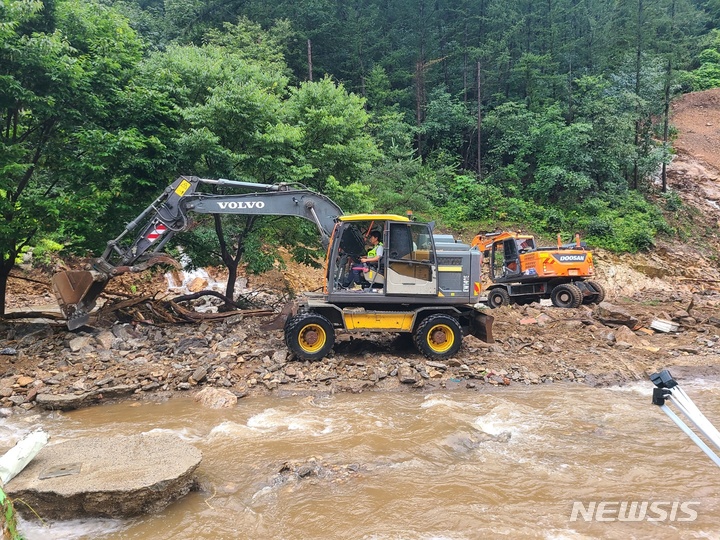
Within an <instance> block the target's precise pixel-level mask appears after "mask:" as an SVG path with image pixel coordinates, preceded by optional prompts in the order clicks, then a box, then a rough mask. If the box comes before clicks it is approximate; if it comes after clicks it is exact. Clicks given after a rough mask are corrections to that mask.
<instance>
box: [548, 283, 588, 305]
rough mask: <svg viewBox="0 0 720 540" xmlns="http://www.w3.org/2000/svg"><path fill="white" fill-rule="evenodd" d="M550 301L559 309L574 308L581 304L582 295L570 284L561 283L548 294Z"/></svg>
mask: <svg viewBox="0 0 720 540" xmlns="http://www.w3.org/2000/svg"><path fill="white" fill-rule="evenodd" d="M550 300H552V303H553V305H554V306H557V307H561V308H576V307H578V306H579V305H580V304H582V300H583V295H582V291H581V290H580V287H578V286H577V285H573V284H572V283H563V284H562V285H558V286H556V287H555V288H554V289H553V290H552V292H551V293H550Z"/></svg>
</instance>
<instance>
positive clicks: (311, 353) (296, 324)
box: [285, 313, 335, 360]
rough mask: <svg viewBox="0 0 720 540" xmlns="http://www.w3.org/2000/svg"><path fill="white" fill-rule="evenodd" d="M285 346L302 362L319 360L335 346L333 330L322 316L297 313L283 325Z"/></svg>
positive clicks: (330, 324)
mask: <svg viewBox="0 0 720 540" xmlns="http://www.w3.org/2000/svg"><path fill="white" fill-rule="evenodd" d="M285 344H286V345H287V347H288V349H290V350H291V351H292V352H293V353H295V356H297V357H298V358H301V359H302V360H320V359H322V358H323V357H325V356H326V355H327V354H328V353H329V352H330V350H331V349H332V348H333V345H335V330H334V329H333V325H332V323H331V322H330V321H329V320H327V319H326V318H325V317H323V316H322V315H318V314H317V313H299V314H297V315H295V316H294V317H290V318H289V319H288V320H287V323H286V324H285Z"/></svg>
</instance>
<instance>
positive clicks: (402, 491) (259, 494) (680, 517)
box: [0, 381, 720, 540]
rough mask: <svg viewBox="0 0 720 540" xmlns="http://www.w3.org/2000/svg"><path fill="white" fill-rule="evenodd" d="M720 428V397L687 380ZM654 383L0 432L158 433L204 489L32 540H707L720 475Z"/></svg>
mask: <svg viewBox="0 0 720 540" xmlns="http://www.w3.org/2000/svg"><path fill="white" fill-rule="evenodd" d="M681 385H682V387H683V388H684V389H685V390H686V392H688V394H689V395H690V397H691V398H692V399H693V401H694V402H695V404H696V405H698V407H699V408H700V409H701V410H702V411H703V412H704V413H705V415H706V416H707V417H708V418H709V419H710V420H711V421H712V422H713V423H714V424H715V425H716V427H718V426H720V385H718V384H717V383H716V382H714V383H709V382H703V381H691V382H682V381H681ZM651 391H652V384H651V383H650V382H648V383H647V384H637V385H635V386H631V387H623V388H604V389H598V388H588V387H583V386H579V385H568V386H564V385H561V384H552V385H545V386H532V387H530V386H527V387H520V386H517V387H513V386H511V387H506V388H498V389H491V390H489V391H488V390H484V391H482V392H476V391H452V392H447V393H442V392H437V393H432V394H419V393H418V394H415V393H396V394H386V393H365V394H356V395H347V394H342V395H332V396H327V397H314V398H308V397H297V398H262V399H260V398H252V399H245V400H241V401H240V402H239V404H238V406H237V407H236V408H234V409H230V410H227V409H224V410H212V409H205V408H202V407H200V406H199V405H198V404H196V403H194V402H193V401H192V400H191V399H173V400H171V401H168V402H165V403H161V404H157V403H137V402H130V403H123V404H118V405H111V406H99V407H94V408H88V409H84V410H79V411H75V412H70V413H52V414H46V415H42V416H40V417H34V418H21V417H11V418H9V419H5V420H3V421H2V422H3V429H2V430H0V438H13V439H14V438H17V437H18V436H20V435H22V434H23V433H26V432H29V431H31V430H32V429H34V428H35V427H38V426H42V427H43V428H44V429H45V430H46V431H47V432H48V433H49V434H50V436H51V443H52V442H59V441H62V440H67V439H74V438H80V437H84V436H90V435H93V436H95V435H98V434H103V433H104V434H107V435H108V436H110V435H120V434H137V433H146V432H153V431H162V432H170V433H174V434H176V435H177V436H178V437H181V438H183V439H184V440H187V441H189V442H190V443H192V444H193V445H195V446H196V447H197V448H199V449H200V450H201V451H202V453H203V461H202V463H201V465H200V468H199V469H198V477H199V482H200V487H201V490H200V491H196V492H192V493H190V494H189V495H188V496H186V497H185V498H183V499H182V500H180V501H178V502H175V503H174V504H172V505H171V506H169V507H167V508H166V509H165V510H164V511H163V512H162V513H161V514H159V515H152V516H145V517H141V518H136V519H129V520H82V521H79V520H78V521H69V522H47V523H44V524H41V523H38V522H29V521H25V520H22V521H21V523H20V528H21V531H22V532H23V533H24V535H25V537H26V538H27V540H40V539H42V540H58V539H68V540H69V539H72V540H79V539H102V540H119V539H123V540H128V539H150V538H152V539H173V540H199V539H208V540H209V539H213V540H218V539H267V540H271V539H272V540H276V539H287V540H295V539H303V540H305V539H336V538H347V539H362V540H386V539H387V540H469V539H478V538H509V539H521V538H542V539H588V538H617V539H623V540H624V539H628V538H663V539H672V538H719V537H720V499H719V498H718V497H719V495H720V470H719V469H718V467H717V466H716V465H715V464H714V463H713V462H712V461H711V460H710V459H709V458H708V457H707V456H706V455H705V454H703V453H702V452H701V451H700V450H699V449H698V447H697V446H695V445H694V444H693V443H692V442H691V441H690V439H689V438H688V437H687V436H686V435H684V434H683V433H682V432H681V431H680V429H678V428H677V427H676V426H675V425H674V424H673V423H672V422H671V421H670V419H669V418H668V417H667V416H665V415H664V414H663V413H662V411H661V410H660V409H659V408H658V407H656V406H654V405H652V404H651V403H650V395H651Z"/></svg>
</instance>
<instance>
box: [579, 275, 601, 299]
mask: <svg viewBox="0 0 720 540" xmlns="http://www.w3.org/2000/svg"><path fill="white" fill-rule="evenodd" d="M585 283H586V284H587V286H588V288H589V289H594V290H596V291H597V294H589V295H587V296H586V297H584V298H583V302H582V303H583V304H599V303H600V302H602V301H603V300H605V288H604V287H603V286H602V285H600V284H599V283H598V282H597V281H590V280H588V281H586V282H585Z"/></svg>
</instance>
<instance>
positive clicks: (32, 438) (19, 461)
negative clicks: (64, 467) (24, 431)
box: [0, 430, 49, 485]
mask: <svg viewBox="0 0 720 540" xmlns="http://www.w3.org/2000/svg"><path fill="white" fill-rule="evenodd" d="M48 439H49V437H48V434H47V433H45V432H44V431H42V430H38V431H33V432H32V433H30V434H29V435H27V436H25V437H24V438H23V439H21V440H20V441H18V443H17V444H16V445H15V446H13V447H12V448H11V449H10V450H8V451H7V452H6V453H5V454H4V455H3V456H2V457H0V485H5V484H7V483H8V482H9V481H10V480H12V479H13V478H15V477H16V476H17V475H18V473H20V471H22V470H23V469H24V468H25V467H26V466H27V464H28V463H30V462H31V461H32V459H33V458H34V457H35V456H36V455H37V454H38V452H39V451H40V450H41V449H42V448H43V446H45V445H46V444H47V443H48Z"/></svg>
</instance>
